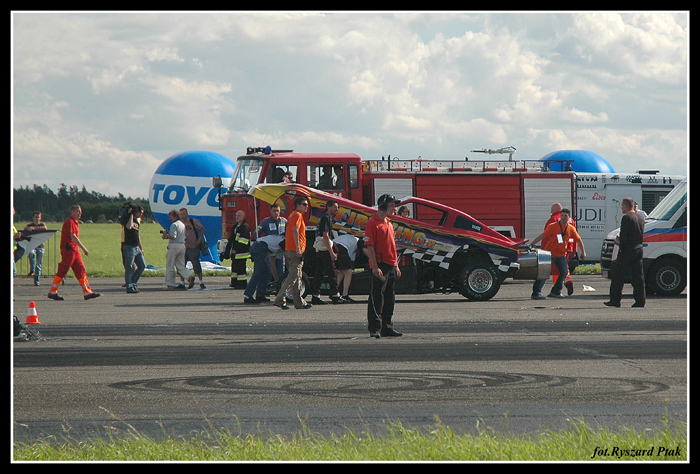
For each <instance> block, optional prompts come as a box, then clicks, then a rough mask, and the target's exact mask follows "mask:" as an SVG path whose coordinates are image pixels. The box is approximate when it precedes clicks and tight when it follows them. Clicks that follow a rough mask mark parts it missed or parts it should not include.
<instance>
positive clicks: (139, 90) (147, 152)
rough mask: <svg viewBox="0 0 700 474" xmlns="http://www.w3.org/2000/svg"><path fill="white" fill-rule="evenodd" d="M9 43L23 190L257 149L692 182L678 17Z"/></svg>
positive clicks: (53, 33) (162, 21) (193, 20)
mask: <svg viewBox="0 0 700 474" xmlns="http://www.w3.org/2000/svg"><path fill="white" fill-rule="evenodd" d="M12 33H13V36H12V39H13V88H14V91H13V92H14V93H13V107H14V108H13V136H14V140H15V143H14V149H13V153H14V156H13V159H14V172H15V180H19V179H22V180H24V179H37V181H41V182H44V181H48V183H47V184H49V185H50V186H54V184H52V183H51V181H52V180H56V181H58V182H61V181H63V182H67V184H71V183H68V181H71V180H73V181H76V183H75V184H77V185H81V184H83V181H85V180H87V179H94V180H96V181H95V182H97V180H98V179H99V178H98V176H97V172H96V174H95V175H94V176H92V175H89V174H87V172H88V170H92V169H93V168H97V169H99V166H98V167H92V166H91V165H90V161H91V160H95V161H97V162H98V163H99V160H100V159H101V157H103V156H109V157H110V159H114V160H116V162H121V163H123V164H124V165H125V166H126V165H128V164H129V163H133V162H136V161H138V160H141V161H142V162H143V163H147V166H148V167H149V168H155V166H157V162H158V161H159V160H164V159H165V158H167V157H168V156H170V155H172V154H175V153H178V152H181V151H184V150H188V149H209V150H211V151H215V152H219V153H222V154H224V155H226V156H229V157H234V156H236V155H237V154H239V153H241V152H243V150H244V149H245V147H246V146H259V145H261V144H263V143H265V144H270V145H272V146H274V147H277V148H294V149H297V150H313V151H323V150H328V151H349V152H355V153H358V154H360V155H362V156H363V157H365V158H368V159H371V158H378V157H379V156H381V155H385V154H388V153H391V154H392V155H400V156H403V157H412V156H418V155H421V156H423V157H428V158H431V157H432V158H437V157H439V158H442V159H445V158H450V157H453V156H454V157H456V158H457V159H461V158H463V157H464V155H465V153H466V151H468V150H469V149H474V148H484V147H500V146H508V145H513V146H516V147H517V148H518V152H519V153H518V154H519V156H518V157H519V158H521V159H538V158H540V157H541V156H544V155H545V154H547V153H549V152H551V151H554V150H557V149H563V148H580V149H588V150H591V151H594V152H596V153H598V154H600V155H601V156H603V157H605V158H606V159H608V160H609V161H611V164H613V166H614V167H615V168H617V169H620V168H624V167H625V166H627V165H628V163H630V162H632V160H634V159H638V157H640V156H646V155H654V156H656V158H655V159H657V160H658V159H659V158H658V157H664V161H665V162H666V160H667V161H668V162H669V163H671V165H667V166H671V167H672V168H673V169H677V170H679V174H681V173H683V172H685V170H686V169H687V167H686V161H687V153H688V150H687V97H688V87H687V75H688V69H687V63H688V55H687V53H688V47H689V43H688V37H689V34H688V25H687V14H684V13H683V12H680V13H665V12H623V13H616V12H591V13H589V12H581V13H575V14H569V13H554V14H541V13H525V14H519V13H513V14H508V13H505V14H500V13H480V12H474V13H460V12H441V13H439V14H438V13H436V14H427V13H422V12H408V13H403V12H400V13H395V14H391V13H373V12H367V13H352V12H350V13H331V14H326V13H323V12H280V13H275V12H252V13H246V12H234V13H225V12H215V13H208V12H202V13H190V12H182V13H179V12H177V13H169V14H161V13H139V14H121V13H116V14H103V13H75V14H64V13H39V14H36V13H19V14H14V15H13V32H12ZM684 137H686V138H685V139H684ZM76 157H77V158H79V159H81V160H84V161H83V165H84V166H82V167H81V169H80V171H79V172H78V173H76V172H75V170H74V167H73V163H74V162H75V159H76ZM649 159H650V160H653V159H654V158H652V157H650V158H649ZM132 160H133V161H132ZM613 161H614V162H613ZM49 171H50V172H49ZM119 173H120V172H119V171H116V172H114V173H110V174H111V175H112V176H111V179H110V180H109V181H110V183H109V185H110V186H116V187H118V186H119V185H120V183H117V182H115V179H117V178H118V176H119ZM150 173H152V171H151V170H148V171H145V174H146V175H144V176H139V177H137V178H136V180H140V184H139V185H140V186H143V189H144V192H142V193H140V194H142V195H146V194H147V192H146V190H147V186H148V183H149V181H150V178H151V175H150ZM42 174H43V176H42ZM125 176H127V175H125ZM41 178H44V179H43V180H42V179H41ZM78 181H79V182H78ZM134 182H135V181H134V180H133V179H131V180H129V179H125V180H124V181H123V182H122V183H121V185H122V186H125V187H126V186H130V185H131V184H132V183H134ZM97 191H99V192H104V191H103V190H100V189H97Z"/></svg>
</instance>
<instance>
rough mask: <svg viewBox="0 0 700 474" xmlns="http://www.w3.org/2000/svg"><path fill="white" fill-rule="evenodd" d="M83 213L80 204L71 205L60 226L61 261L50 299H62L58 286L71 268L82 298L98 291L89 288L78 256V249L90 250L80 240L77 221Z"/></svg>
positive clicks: (89, 296) (89, 297)
mask: <svg viewBox="0 0 700 474" xmlns="http://www.w3.org/2000/svg"><path fill="white" fill-rule="evenodd" d="M82 215H83V210H82V208H81V207H80V206H77V205H76V206H71V208H70V217H69V218H68V219H66V221H65V222H64V223H63V227H62V228H61V263H59V264H58V269H57V270H56V275H55V276H54V277H53V283H51V289H50V290H49V295H48V297H49V298H50V299H52V300H56V301H63V297H62V296H59V294H58V287H59V286H60V285H61V282H63V279H64V278H65V276H66V274H67V273H68V270H70V269H72V270H73V274H74V275H75V278H77V279H78V282H79V283H80V286H81V287H82V289H83V298H84V299H86V300H89V299H92V298H97V297H98V296H100V294H99V293H95V292H93V291H92V288H90V284H89V283H88V279H87V274H86V272H85V264H84V263H83V258H82V257H81V256H80V250H82V251H83V253H84V254H85V255H86V256H87V255H89V253H90V252H88V249H87V248H86V247H85V245H83V243H82V242H81V241H80V229H79V226H78V221H79V220H80V217H81V216H82Z"/></svg>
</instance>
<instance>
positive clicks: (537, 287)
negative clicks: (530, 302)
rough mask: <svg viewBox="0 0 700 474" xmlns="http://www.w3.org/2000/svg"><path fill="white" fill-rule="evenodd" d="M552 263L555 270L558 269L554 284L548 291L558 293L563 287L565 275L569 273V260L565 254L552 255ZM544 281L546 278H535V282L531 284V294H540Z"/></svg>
mask: <svg viewBox="0 0 700 474" xmlns="http://www.w3.org/2000/svg"><path fill="white" fill-rule="evenodd" d="M552 265H553V266H556V267H557V270H559V276H558V277H557V281H556V282H554V286H553V287H552V291H551V292H550V293H552V294H554V295H560V294H561V289H562V288H563V287H564V281H565V280H566V275H568V274H569V262H568V261H567V260H566V256H564V257H552ZM546 282H547V280H535V283H533V285H532V296H538V295H540V294H541V293H542V288H544V284H545V283H546Z"/></svg>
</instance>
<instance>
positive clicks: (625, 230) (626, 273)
mask: <svg viewBox="0 0 700 474" xmlns="http://www.w3.org/2000/svg"><path fill="white" fill-rule="evenodd" d="M620 207H621V208H622V212H623V213H624V215H623V216H622V219H621V221H620V236H619V237H618V239H619V243H618V242H616V243H618V245H619V250H618V252H617V259H616V260H614V261H613V264H612V267H611V268H610V278H611V282H610V301H606V302H605V303H604V304H605V305H606V306H615V307H617V308H619V307H620V300H621V299H622V288H623V286H624V284H625V280H626V277H629V279H630V281H631V283H632V288H633V295H634V304H633V305H632V307H633V308H643V307H644V304H645V303H646V295H645V290H644V269H643V267H642V257H643V256H644V249H643V247H642V242H643V240H644V217H642V216H641V214H638V213H636V212H635V210H634V199H632V198H624V199H623V200H622V204H621V205H620Z"/></svg>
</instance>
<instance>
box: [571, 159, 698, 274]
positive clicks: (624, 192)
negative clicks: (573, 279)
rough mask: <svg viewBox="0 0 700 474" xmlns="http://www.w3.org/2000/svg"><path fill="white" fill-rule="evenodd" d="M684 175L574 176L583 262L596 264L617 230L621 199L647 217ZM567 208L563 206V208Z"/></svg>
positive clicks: (577, 225)
mask: <svg viewBox="0 0 700 474" xmlns="http://www.w3.org/2000/svg"><path fill="white" fill-rule="evenodd" d="M683 179H685V176H675V175H674V176H668V175H660V174H658V172H657V171H654V170H639V171H637V172H636V173H629V174H627V173H576V215H575V216H572V217H573V218H574V221H575V222H576V231H577V232H578V234H579V235H580V236H581V239H582V240H583V243H584V244H585V245H586V250H587V252H586V262H599V261H600V258H601V255H600V253H599V252H600V249H601V248H602V246H603V241H604V240H605V237H606V236H607V235H608V234H609V233H610V232H612V231H613V230H615V229H617V228H618V227H620V219H621V218H622V212H621V211H620V203H621V202H622V198H625V197H630V198H632V199H634V200H635V202H636V203H637V204H639V208H640V209H641V210H643V211H645V212H646V213H647V214H649V213H651V211H652V210H653V209H654V208H655V207H656V206H657V204H658V203H659V202H661V200H662V199H663V198H664V196H666V195H667V194H668V193H670V192H671V191H672V190H673V188H674V187H675V186H676V185H677V184H678V183H680V182H681V181H682V180H683ZM565 207H566V206H565Z"/></svg>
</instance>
